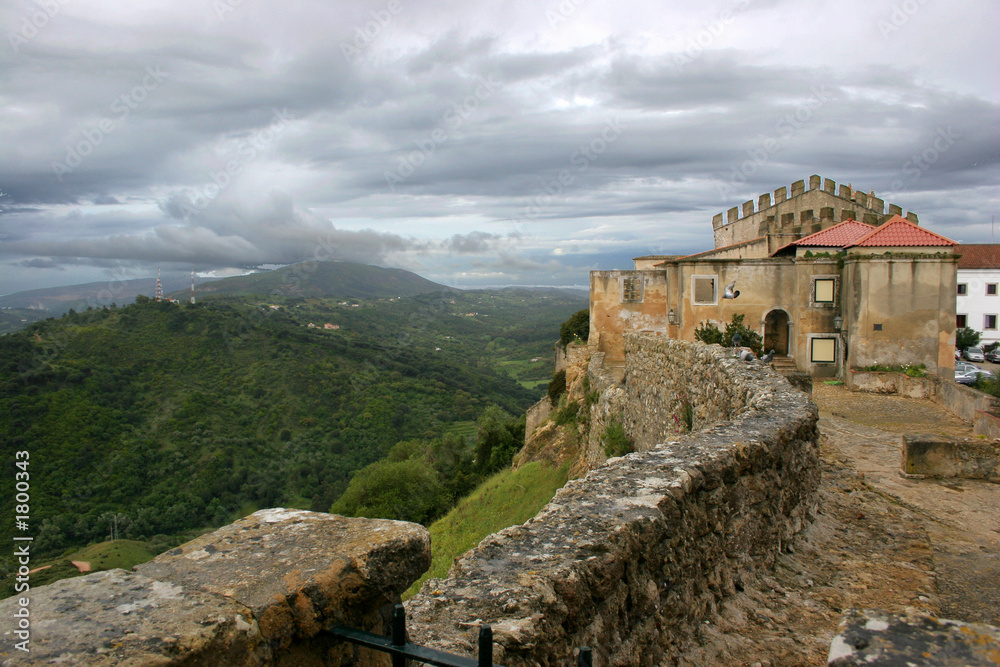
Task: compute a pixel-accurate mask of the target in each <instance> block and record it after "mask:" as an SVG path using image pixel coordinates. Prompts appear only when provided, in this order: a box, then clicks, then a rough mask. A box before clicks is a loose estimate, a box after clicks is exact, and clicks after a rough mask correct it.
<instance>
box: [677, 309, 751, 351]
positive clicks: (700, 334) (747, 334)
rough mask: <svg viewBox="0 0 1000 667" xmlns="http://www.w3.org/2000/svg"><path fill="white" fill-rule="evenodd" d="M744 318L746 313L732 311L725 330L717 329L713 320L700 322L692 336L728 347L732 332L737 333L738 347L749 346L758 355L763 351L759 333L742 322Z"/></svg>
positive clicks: (731, 340) (731, 339)
mask: <svg viewBox="0 0 1000 667" xmlns="http://www.w3.org/2000/svg"><path fill="white" fill-rule="evenodd" d="M745 318H746V315H744V314H742V313H734V314H733V319H732V321H731V322H728V323H726V330H725V331H719V327H717V326H716V325H715V323H714V322H702V323H701V324H700V325H699V326H698V328H696V329H695V330H694V337H695V339H696V340H700V341H701V342H703V343H707V344H709V345H712V344H713V343H717V344H719V345H722V346H723V347H729V346H730V345H732V344H733V334H736V333H739V335H740V347H749V348H750V349H751V350H753V352H754V354H756V355H757V356H758V357H759V356H760V355H761V354H763V353H764V349H763V347H764V342H763V340H762V339H761V336H760V333H758V332H757V331H754V330H753V329H751V328H750V327H748V326H747V325H746V324H744V323H743V320H744V319H745Z"/></svg>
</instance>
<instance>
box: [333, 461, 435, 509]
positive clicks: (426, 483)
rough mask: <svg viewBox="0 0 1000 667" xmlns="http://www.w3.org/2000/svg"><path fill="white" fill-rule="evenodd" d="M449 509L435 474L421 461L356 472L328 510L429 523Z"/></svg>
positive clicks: (374, 465) (386, 463) (373, 466)
mask: <svg viewBox="0 0 1000 667" xmlns="http://www.w3.org/2000/svg"><path fill="white" fill-rule="evenodd" d="M450 506H451V496H449V494H448V492H447V491H446V490H445V488H444V486H443V485H442V484H441V482H440V480H439V479H438V476H437V473H436V472H435V471H434V469H433V468H431V467H430V465H428V463H427V461H426V460H424V459H421V458H417V459H407V460H404V461H387V460H383V461H378V462H376V463H372V464H371V465H369V466H365V467H364V468H362V469H361V470H359V471H358V472H357V473H356V474H355V475H354V477H353V478H352V479H351V483H350V484H348V485H347V490H346V491H344V495H342V496H341V497H340V499H339V500H337V502H335V503H334V504H333V506H332V507H331V508H330V511H331V512H332V513H334V514H343V515H345V516H366V517H368V518H370V519H396V520H398V521H415V522H417V523H423V524H428V523H430V522H431V521H432V520H433V519H435V518H437V517H438V516H439V515H441V514H443V513H444V512H445V510H447V509H448V508H449V507H450Z"/></svg>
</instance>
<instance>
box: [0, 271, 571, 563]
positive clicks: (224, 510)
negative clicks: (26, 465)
mask: <svg viewBox="0 0 1000 667" xmlns="http://www.w3.org/2000/svg"><path fill="white" fill-rule="evenodd" d="M580 305H581V300H580V299H579V298H573V297H567V296H565V295H562V294H560V293H557V292H551V293H544V294H543V293H536V292H530V291H523V290H503V291H495V292H463V293H436V294H429V295H420V296H413V297H402V298H393V299H386V298H383V299H366V300H358V299H353V300H344V299H343V298H320V297H316V298H302V297H287V296H273V295H272V296H268V297H242V298H240V297H231V298H223V297H218V298H212V299H203V300H202V301H201V302H200V303H199V304H198V305H196V306H192V305H190V304H181V305H175V304H170V303H160V302H153V301H150V300H149V299H145V298H142V297H140V298H139V299H138V301H137V303H136V304H134V305H131V306H128V307H125V308H113V309H103V310H92V311H87V312H83V313H73V312H71V313H70V314H68V315H66V316H64V317H63V318H61V319H58V320H54V319H50V320H46V321H43V322H39V323H36V324H34V325H32V326H30V327H29V328H28V329H26V330H25V331H22V332H18V333H16V334H10V335H7V336H2V337H0V437H2V438H3V442H4V443H5V444H4V449H5V452H6V456H5V460H6V461H8V467H10V466H12V465H13V463H12V462H13V461H14V457H13V456H12V452H13V451H17V450H25V451H29V452H30V455H31V459H30V460H31V465H30V471H31V532H32V534H33V535H34V536H35V543H34V548H35V552H36V553H37V554H38V555H44V554H50V555H55V554H58V553H61V552H63V551H65V550H67V549H69V548H73V547H81V546H83V545H86V544H88V543H91V542H95V541H100V540H102V539H104V538H106V536H107V534H108V528H109V524H110V522H111V517H112V516H113V515H114V514H119V515H120V518H119V529H120V533H121V535H122V536H123V537H128V538H131V539H149V538H153V537H154V536H160V541H161V542H162V541H163V540H162V536H163V535H173V534H176V533H179V532H182V531H186V530H190V529H195V528H201V527H209V526H218V525H222V524H224V523H227V522H229V521H231V520H232V519H234V518H235V517H237V516H240V515H243V514H246V513H248V512H251V511H253V510H254V509H257V508H259V507H267V506H278V505H285V506H294V507H304V508H309V509H315V510H319V511H328V510H329V508H330V507H331V505H332V504H333V503H334V502H335V501H337V500H338V499H339V498H340V496H341V495H342V493H343V492H344V490H345V489H347V488H348V483H349V481H350V480H351V477H352V474H354V473H355V472H356V471H359V470H361V469H362V468H365V466H368V465H370V464H373V463H376V462H377V461H379V460H381V459H383V458H384V457H386V455H387V454H388V453H390V452H391V451H393V448H394V446H396V445H397V444H398V443H400V442H407V441H411V442H412V441H416V442H417V443H419V444H418V445H417V446H416V450H419V451H420V452H421V454H420V457H421V460H426V461H429V464H428V465H429V466H430V468H429V469H430V470H431V471H432V472H433V473H434V474H435V475H437V477H438V479H441V478H442V477H443V476H445V475H447V474H448V471H449V470H450V469H449V468H448V466H447V465H445V464H443V463H442V462H444V461H452V463H453V464H454V466H457V467H455V470H458V471H459V472H461V470H462V468H461V466H462V465H465V466H466V472H465V473H463V474H464V475H465V478H464V479H465V482H462V479H463V477H462V476H461V475H459V476H457V477H455V479H454V480H452V481H451V482H450V484H451V486H449V485H448V484H445V485H444V496H443V497H444V498H445V499H446V500H447V501H448V503H450V502H453V501H454V499H455V497H457V496H456V494H458V493H461V492H463V489H464V490H465V491H467V490H468V488H469V487H470V484H472V483H474V482H475V481H477V479H478V478H479V477H481V476H482V475H484V474H486V473H487V472H488V470H490V469H492V468H491V467H490V466H489V465H484V464H483V462H482V461H481V460H477V459H476V456H477V454H479V456H480V459H481V458H482V455H481V453H479V452H477V451H476V445H477V439H476V438H477V437H478V436H475V437H471V438H470V437H469V426H470V425H471V424H472V422H475V420H477V419H480V418H481V417H483V415H484V411H485V410H486V409H487V407H489V406H493V405H495V406H497V407H498V409H499V410H500V414H504V415H505V418H506V419H508V420H510V419H514V418H513V417H512V415H520V414H522V413H523V411H524V409H525V408H526V407H527V406H529V405H530V404H531V403H533V402H534V401H535V400H537V399H538V398H539V397H540V396H541V394H542V393H543V390H542V389H539V388H538V385H539V383H541V384H543V385H544V383H545V380H546V378H548V377H549V376H550V375H551V345H552V342H553V341H554V340H555V338H556V336H557V332H558V330H559V324H560V322H562V321H563V320H565V319H566V317H567V316H568V315H569V314H571V313H573V312H574V311H576V310H577V309H578V308H579V307H580ZM310 323H311V324H313V325H315V326H314V327H312V328H311V327H309V326H308V325H309V324H310ZM325 324H331V326H337V327H339V328H337V329H332V328H331V329H325V328H324V325H325ZM536 358H537V359H538V361H535V362H532V361H531V359H536ZM508 368H513V369H515V372H514V375H517V376H518V377H516V378H515V377H511V375H508V374H506V373H505V372H504V370H505V369H508ZM528 387H534V389H528ZM447 433H451V434H452V437H451V438H450V439H449V438H446V437H445V436H446V434H447ZM462 433H465V435H460V434H462ZM498 451H499V450H498ZM470 452H471V453H470ZM428 456H430V458H428ZM504 456H506V453H504ZM435 457H436V458H435ZM463 457H464V458H463ZM502 458H503V457H500V459H502ZM508 460H509V459H508ZM462 461H465V463H464V464H463V463H461V462H462ZM456 462H458V463H456ZM13 479H14V475H13V469H11V470H8V474H6V475H5V476H4V479H3V480H2V482H0V486H2V488H3V491H4V493H5V494H6V496H7V497H11V496H12V494H13V489H12V484H13ZM456 480H457V481H456ZM440 500H441V499H440V498H438V499H436V501H435V503H436V504H435V505H433V507H437V508H438V509H437V510H433V509H432V511H430V512H429V513H428V514H427V515H426V518H425V520H429V518H433V516H436V514H435V511H436V512H437V513H440V512H441V511H443V510H444V509H447V507H446V506H443V505H441V503H440ZM11 529H12V528H11V526H7V527H5V528H4V529H3V530H2V531H0V537H4V538H7V539H9V537H10V532H11ZM154 541H155V540H154Z"/></svg>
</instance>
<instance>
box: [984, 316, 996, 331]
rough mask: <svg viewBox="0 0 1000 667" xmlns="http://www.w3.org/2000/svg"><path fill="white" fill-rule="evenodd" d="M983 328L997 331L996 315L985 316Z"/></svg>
mask: <svg viewBox="0 0 1000 667" xmlns="http://www.w3.org/2000/svg"><path fill="white" fill-rule="evenodd" d="M983 328H984V329H996V328H997V316H996V315H983Z"/></svg>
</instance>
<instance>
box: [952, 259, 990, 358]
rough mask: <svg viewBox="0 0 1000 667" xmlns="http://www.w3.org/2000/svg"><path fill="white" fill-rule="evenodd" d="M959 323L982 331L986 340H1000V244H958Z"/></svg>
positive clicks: (957, 301)
mask: <svg viewBox="0 0 1000 667" xmlns="http://www.w3.org/2000/svg"><path fill="white" fill-rule="evenodd" d="M955 252H956V253H958V254H959V255H961V257H959V259H958V294H957V296H956V298H955V315H956V320H957V321H956V326H957V327H959V328H961V327H968V328H969V329H975V330H976V331H979V332H981V333H982V342H983V344H986V343H994V342H1000V328H998V326H1000V243H969V244H965V243H963V244H962V245H960V246H958V248H956V249H955Z"/></svg>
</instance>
